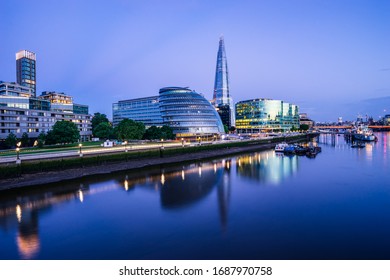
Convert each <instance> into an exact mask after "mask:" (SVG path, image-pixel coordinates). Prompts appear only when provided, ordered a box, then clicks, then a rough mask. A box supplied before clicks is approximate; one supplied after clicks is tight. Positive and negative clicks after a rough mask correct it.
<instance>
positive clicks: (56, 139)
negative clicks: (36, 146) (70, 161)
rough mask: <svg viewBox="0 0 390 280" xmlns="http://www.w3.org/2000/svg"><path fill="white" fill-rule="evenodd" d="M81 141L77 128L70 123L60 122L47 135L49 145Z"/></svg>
mask: <svg viewBox="0 0 390 280" xmlns="http://www.w3.org/2000/svg"><path fill="white" fill-rule="evenodd" d="M79 139H80V132H79V129H78V128H77V126H76V125H75V124H74V123H72V122H69V121H58V122H56V123H55V124H54V125H53V127H52V129H51V130H50V131H49V132H48V133H47V135H46V143H47V144H57V143H61V144H65V143H74V142H77V141H78V140H79Z"/></svg>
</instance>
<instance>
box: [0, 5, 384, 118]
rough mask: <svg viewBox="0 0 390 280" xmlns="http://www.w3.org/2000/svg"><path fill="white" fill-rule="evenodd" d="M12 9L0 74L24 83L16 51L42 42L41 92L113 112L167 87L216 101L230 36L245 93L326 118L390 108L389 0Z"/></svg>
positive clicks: (2, 25) (237, 90) (232, 63)
mask: <svg viewBox="0 0 390 280" xmlns="http://www.w3.org/2000/svg"><path fill="white" fill-rule="evenodd" d="M1 8H2V11H3V13H2V16H1V17H0V30H1V33H0V34H1V43H0V80H3V81H15V80H16V77H15V76H16V74H15V72H16V70H15V53H16V52H17V51H19V50H22V49H27V50H30V51H33V52H35V53H36V54H37V90H38V92H42V91H44V90H49V91H59V92H65V93H67V94H69V95H72V96H74V100H75V101H76V102H77V103H82V104H88V105H89V106H90V112H91V113H94V112H101V113H105V114H107V115H108V116H111V114H112V112H111V110H112V109H111V107H112V103H113V102H116V101H118V100H123V99H130V98H137V97H144V96H151V95H157V94H158V90H159V89H160V88H162V87H166V86H189V87H190V88H191V89H194V90H196V91H198V92H201V93H203V94H204V95H205V97H206V98H208V99H211V98H212V92H213V85H214V75H215V63H216V56H217V50H218V40H219V36H220V35H221V34H223V35H224V38H225V46H226V55H227V59H228V67H229V81H230V93H231V95H232V96H233V99H234V101H235V102H237V101H240V100H246V99H252V98H271V99H282V100H285V101H287V102H291V103H295V104H297V105H299V107H300V111H302V112H307V113H308V114H309V116H310V117H312V118H313V119H315V120H317V121H335V120H337V118H338V117H339V116H341V117H343V119H354V118H356V116H357V114H359V113H360V114H362V115H366V114H368V115H372V116H373V117H374V118H377V117H378V116H380V115H383V114H384V113H386V112H387V113H388V112H390V98H384V97H390V0H387V1H379V0H366V1H362V0H350V1H349V0H337V1H336V0H334V1H331V0H327V1H325V0H323V1H322V0H284V1H282V0H280V1H278V0H257V1H245V0H240V1H228V0H224V1H207V0H204V1H191V0H186V1H173V0H172V1H171V0H161V1H132V0H112V1H99V0H95V1H89V0H85V1H81V0H77V1H74V0H69V1H58V0H57V1H54V0H52V1H50V0H46V1H43V0H42V1H41V0H36V1H27V0H25V1H12V0H2V1H1ZM365 102H369V103H370V104H371V105H370V106H368V107H367V108H366V107H365V106H364V104H365ZM373 103H374V104H375V106H372V104H373Z"/></svg>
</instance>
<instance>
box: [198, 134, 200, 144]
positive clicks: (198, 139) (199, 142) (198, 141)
mask: <svg viewBox="0 0 390 280" xmlns="http://www.w3.org/2000/svg"><path fill="white" fill-rule="evenodd" d="M198 142H199V145H200V136H199V137H198Z"/></svg>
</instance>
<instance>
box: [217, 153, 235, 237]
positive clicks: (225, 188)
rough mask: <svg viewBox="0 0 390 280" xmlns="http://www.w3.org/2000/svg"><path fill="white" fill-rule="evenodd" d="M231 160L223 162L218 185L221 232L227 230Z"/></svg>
mask: <svg viewBox="0 0 390 280" xmlns="http://www.w3.org/2000/svg"><path fill="white" fill-rule="evenodd" d="M231 163H232V162H231V160H230V159H228V160H226V161H225V165H224V168H223V178H222V180H220V181H219V184H218V206H219V214H220V219H221V226H222V230H223V231H225V230H226V229H227V222H228V213H229V201H230V170H231V169H230V168H231V166H232V164H231Z"/></svg>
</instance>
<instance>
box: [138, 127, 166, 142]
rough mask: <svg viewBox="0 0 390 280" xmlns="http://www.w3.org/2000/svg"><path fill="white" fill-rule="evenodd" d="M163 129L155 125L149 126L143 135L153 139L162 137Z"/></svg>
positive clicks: (144, 137)
mask: <svg viewBox="0 0 390 280" xmlns="http://www.w3.org/2000/svg"><path fill="white" fill-rule="evenodd" d="M161 138H162V137H161V130H160V129H159V128H158V127H157V126H155V125H153V126H151V127H149V128H148V129H147V130H146V131H145V134H144V136H143V139H148V140H153V139H161Z"/></svg>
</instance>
